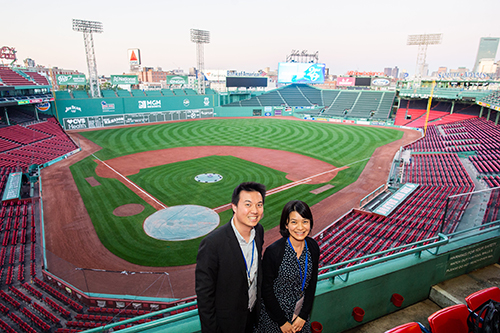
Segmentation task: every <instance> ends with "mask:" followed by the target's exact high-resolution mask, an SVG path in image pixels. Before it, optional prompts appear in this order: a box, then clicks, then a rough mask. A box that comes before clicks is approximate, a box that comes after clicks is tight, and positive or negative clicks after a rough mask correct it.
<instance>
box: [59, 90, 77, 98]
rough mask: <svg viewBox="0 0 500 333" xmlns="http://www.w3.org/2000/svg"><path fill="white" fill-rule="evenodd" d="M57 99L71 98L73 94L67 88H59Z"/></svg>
mask: <svg viewBox="0 0 500 333" xmlns="http://www.w3.org/2000/svg"><path fill="white" fill-rule="evenodd" d="M55 93H56V99H70V98H73V97H71V94H70V93H69V91H67V90H59V91H56V92H55Z"/></svg>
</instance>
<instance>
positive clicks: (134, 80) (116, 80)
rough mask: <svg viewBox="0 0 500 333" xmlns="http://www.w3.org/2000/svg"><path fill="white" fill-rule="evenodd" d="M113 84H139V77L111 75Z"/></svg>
mask: <svg viewBox="0 0 500 333" xmlns="http://www.w3.org/2000/svg"><path fill="white" fill-rule="evenodd" d="M111 84H112V85H119V84H139V77H138V76H137V75H111Z"/></svg>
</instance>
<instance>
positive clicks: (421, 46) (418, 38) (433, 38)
mask: <svg viewBox="0 0 500 333" xmlns="http://www.w3.org/2000/svg"><path fill="white" fill-rule="evenodd" d="M442 38H443V34H422V35H409V36H408V40H407V42H406V45H418V54H417V68H416V70H415V78H416V80H417V81H420V79H421V78H422V75H423V71H424V66H425V58H426V56H427V46H429V45H437V44H441V40H442Z"/></svg>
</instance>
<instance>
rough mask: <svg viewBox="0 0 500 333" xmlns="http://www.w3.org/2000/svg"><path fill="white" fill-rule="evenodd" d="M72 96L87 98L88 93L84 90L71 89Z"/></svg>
mask: <svg viewBox="0 0 500 333" xmlns="http://www.w3.org/2000/svg"><path fill="white" fill-rule="evenodd" d="M72 94H73V98H89V94H88V93H87V92H86V91H85V90H73V91H72Z"/></svg>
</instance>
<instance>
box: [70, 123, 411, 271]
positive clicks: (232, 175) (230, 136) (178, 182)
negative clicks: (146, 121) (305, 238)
mask: <svg viewBox="0 0 500 333" xmlns="http://www.w3.org/2000/svg"><path fill="white" fill-rule="evenodd" d="M80 134H81V135H83V136H84V137H85V138H86V139H88V140H90V141H92V142H93V143H95V144H96V145H98V146H100V147H101V148H102V149H100V150H98V151H96V152H95V153H94V154H93V155H90V156H88V157H86V158H85V159H83V160H81V161H79V162H77V163H75V164H73V165H72V166H71V167H70V170H71V173H72V175H73V179H74V181H75V183H76V185H77V187H78V192H79V194H80V196H81V198H82V199H83V203H84V205H85V208H86V211H87V213H88V214H89V216H90V218H91V221H92V224H93V226H94V228H95V231H96V233H97V236H98V237H99V240H100V241H101V243H102V244H103V245H104V246H105V247H106V248H107V249H108V250H109V251H110V252H112V253H113V254H114V255H116V256H118V257H120V258H122V259H124V260H126V261H128V262H130V263H133V264H137V265H141V266H156V267H165V266H181V265H188V264H193V263H195V261H196V253H197V249H198V245H199V242H200V241H201V238H202V237H199V238H196V239H191V240H185V241H163V240H158V239H155V238H152V237H150V236H148V235H147V234H146V233H145V232H144V230H143V222H144V220H145V219H146V218H147V217H148V216H150V215H151V214H153V213H154V212H156V211H157V210H158V209H160V208H161V207H165V206H176V205H186V204H192V205H200V206H205V207H209V208H212V209H216V208H218V207H223V206H224V205H226V204H228V203H229V202H230V198H231V193H232V190H233V189H234V187H235V186H236V185H237V184H239V183H241V182H244V181H256V182H261V183H263V184H265V185H266V187H267V189H268V191H269V192H270V193H272V194H271V195H269V196H268V197H267V198H266V203H265V216H264V218H263V220H262V221H261V223H262V225H263V226H264V228H265V230H266V231H267V230H271V229H272V228H274V227H275V226H276V225H278V223H279V216H280V213H281V209H282V207H283V205H284V204H285V203H286V202H287V201H289V200H292V199H300V200H304V201H305V202H307V203H308V204H309V205H310V206H313V205H314V204H317V203H319V202H321V201H322V200H324V199H326V198H328V197H329V196H332V195H333V194H334V193H336V192H338V191H340V190H342V189H343V188H345V187H346V186H348V185H350V184H351V183H353V182H355V181H356V180H357V179H358V177H359V176H360V174H361V172H362V171H363V169H364V168H365V166H366V164H367V162H368V160H369V159H370V157H371V156H372V154H373V153H374V151H375V150H376V149H377V148H378V147H381V146H384V145H386V144H388V143H390V142H393V141H396V140H399V139H401V138H402V136H403V132H402V131H398V130H395V129H389V128H379V127H366V126H346V125H341V124H333V123H322V122H310V121H292V120H288V119H275V118H273V119H266V118H232V119H223V118H213V119H206V120H197V121H180V122H170V123H162V124H155V125H148V126H136V127H122V128H113V129H106V130H96V131H85V132H81V133H80ZM202 173H217V174H220V175H222V176H223V179H222V180H221V181H219V182H216V183H200V182H197V181H195V180H194V177H195V176H196V175H198V174H202ZM380 181H381V183H382V182H385V179H381V180H380ZM326 185H329V186H326ZM273 189H279V190H276V191H272V190H273ZM139 192H140V193H139ZM130 204H133V205H135V206H136V207H141V206H142V207H143V210H142V211H140V210H139V211H137V212H131V213H130V214H128V216H121V215H117V214H116V213H114V212H116V209H117V208H119V207H123V206H126V205H130ZM216 211H217V212H218V213H219V216H220V224H221V225H222V224H224V223H227V222H228V221H229V219H230V217H231V214H232V212H231V210H230V209H227V207H226V208H219V209H217V210H216ZM125 215H127V214H125ZM317 231H319V230H317Z"/></svg>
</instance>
